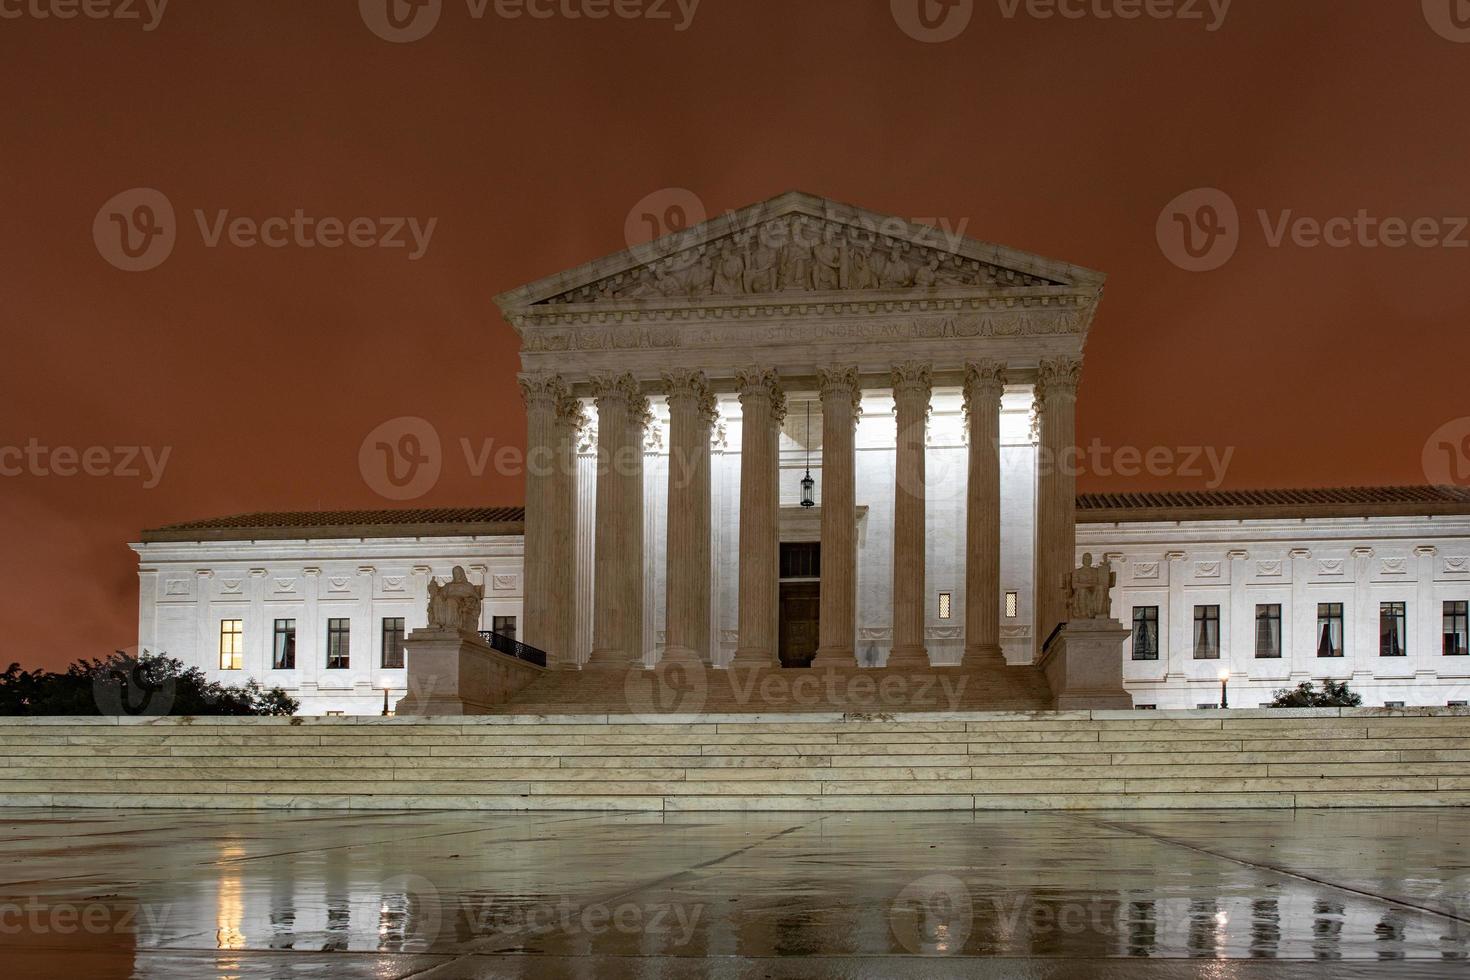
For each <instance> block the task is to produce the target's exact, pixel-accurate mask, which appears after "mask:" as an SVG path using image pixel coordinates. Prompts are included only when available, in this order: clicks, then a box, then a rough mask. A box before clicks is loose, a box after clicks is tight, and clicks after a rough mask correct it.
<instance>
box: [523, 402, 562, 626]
mask: <svg viewBox="0 0 1470 980" xmlns="http://www.w3.org/2000/svg"><path fill="white" fill-rule="evenodd" d="M519 380H520V386H521V397H522V399H524V401H525V403H526V532H525V559H524V560H525V573H524V581H525V595H526V601H525V609H524V612H523V613H522V616H523V618H524V619H525V623H523V624H522V628H521V638H522V640H523V641H524V642H525V643H527V644H529V645H531V646H533V647H538V648H540V649H542V650H546V651H548V652H549V651H550V650H551V648H552V647H553V646H554V645H555V636H554V634H555V631H556V627H555V625H554V622H553V619H554V616H555V614H556V606H555V597H554V596H553V591H554V590H553V588H552V576H553V569H554V568H555V555H554V549H555V540H556V536H557V533H558V531H557V523H558V522H559V521H560V520H561V519H562V517H563V515H561V514H560V513H558V512H557V510H556V509H555V508H554V507H553V506H552V482H553V480H554V479H555V477H554V472H555V468H556V409H557V403H558V402H559V401H560V400H561V399H562V398H565V397H567V394H568V392H567V386H566V384H565V383H564V382H563V381H562V379H561V378H559V377H557V376H555V375H522V376H521V378H520V379H519Z"/></svg>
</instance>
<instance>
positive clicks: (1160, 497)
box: [1077, 486, 1470, 524]
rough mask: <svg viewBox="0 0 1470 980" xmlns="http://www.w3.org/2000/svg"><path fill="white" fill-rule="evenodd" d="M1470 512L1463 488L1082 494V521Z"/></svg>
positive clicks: (1079, 502) (1079, 511)
mask: <svg viewBox="0 0 1470 980" xmlns="http://www.w3.org/2000/svg"><path fill="white" fill-rule="evenodd" d="M1439 516H1453V517H1464V516H1470V490H1467V489H1464V488H1461V487H1434V486H1420V487H1344V488H1328V489H1311V490H1212V491H1198V492H1189V491H1182V492H1144V493H1097V494H1080V495H1079V496H1078V497H1077V523H1078V524H1166V523H1175V522H1179V521H1270V520H1311V519H1348V520H1352V519H1363V518H1370V517H1439Z"/></svg>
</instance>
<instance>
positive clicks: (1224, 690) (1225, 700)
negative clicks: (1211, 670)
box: [1220, 668, 1230, 709]
mask: <svg viewBox="0 0 1470 980" xmlns="http://www.w3.org/2000/svg"><path fill="white" fill-rule="evenodd" d="M1220 707H1221V709H1225V708H1228V707H1230V671H1229V670H1226V669H1224V668H1221V670H1220Z"/></svg>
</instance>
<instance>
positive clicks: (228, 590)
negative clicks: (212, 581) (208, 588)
mask: <svg viewBox="0 0 1470 980" xmlns="http://www.w3.org/2000/svg"><path fill="white" fill-rule="evenodd" d="M244 585H245V583H244V581H243V580H242V579H238V578H224V579H220V583H219V590H220V594H222V595H240V594H241V591H242V590H243V588H244Z"/></svg>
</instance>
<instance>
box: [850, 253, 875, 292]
mask: <svg viewBox="0 0 1470 980" xmlns="http://www.w3.org/2000/svg"><path fill="white" fill-rule="evenodd" d="M847 288H848V289H877V288H878V273H876V272H874V271H873V260H872V255H871V253H870V252H869V251H868V249H865V248H857V249H853V251H852V257H851V268H850V269H848V273H847Z"/></svg>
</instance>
